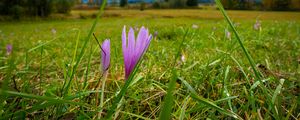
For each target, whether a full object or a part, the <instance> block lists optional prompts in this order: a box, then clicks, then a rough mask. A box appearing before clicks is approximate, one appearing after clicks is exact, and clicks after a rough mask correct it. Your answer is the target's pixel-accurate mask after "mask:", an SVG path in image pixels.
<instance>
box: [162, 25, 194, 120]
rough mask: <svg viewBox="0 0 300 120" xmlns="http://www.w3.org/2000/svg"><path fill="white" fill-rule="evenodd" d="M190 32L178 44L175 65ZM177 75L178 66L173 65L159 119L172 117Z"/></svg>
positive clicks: (164, 119)
mask: <svg viewBox="0 0 300 120" xmlns="http://www.w3.org/2000/svg"><path fill="white" fill-rule="evenodd" d="M188 32H189V29H187V31H186V32H185V34H184V36H183V38H182V41H181V42H180V44H179V45H178V48H177V53H176V56H175V59H174V61H173V66H175V64H176V61H177V59H178V58H179V56H180V52H181V49H182V47H183V43H184V41H185V38H186V36H187V34H188ZM177 77H178V76H177V71H176V68H175V67H173V68H172V79H171V80H170V82H169V85H168V90H167V95H166V97H165V99H164V103H163V106H162V109H161V111H160V115H159V120H170V119H171V112H172V106H173V102H174V101H173V100H174V97H173V91H174V89H175V86H176V79H177Z"/></svg>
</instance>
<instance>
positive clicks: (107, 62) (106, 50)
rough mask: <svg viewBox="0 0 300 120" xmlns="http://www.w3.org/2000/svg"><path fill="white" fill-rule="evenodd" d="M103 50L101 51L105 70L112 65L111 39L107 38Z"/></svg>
mask: <svg viewBox="0 0 300 120" xmlns="http://www.w3.org/2000/svg"><path fill="white" fill-rule="evenodd" d="M101 47H102V50H103V51H101V55H102V58H101V63H102V71H103V72H105V71H107V70H108V68H109V65H110V41H109V39H106V40H105V41H104V42H103V43H102V45H101Z"/></svg>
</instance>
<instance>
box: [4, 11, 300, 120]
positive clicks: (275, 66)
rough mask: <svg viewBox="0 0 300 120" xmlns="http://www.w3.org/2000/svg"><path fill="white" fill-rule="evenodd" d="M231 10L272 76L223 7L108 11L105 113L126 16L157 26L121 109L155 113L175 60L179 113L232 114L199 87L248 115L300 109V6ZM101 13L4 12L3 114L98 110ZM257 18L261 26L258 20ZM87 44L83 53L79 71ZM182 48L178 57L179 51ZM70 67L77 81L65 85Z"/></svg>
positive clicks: (129, 114) (132, 23) (91, 114)
mask: <svg viewBox="0 0 300 120" xmlns="http://www.w3.org/2000/svg"><path fill="white" fill-rule="evenodd" d="M228 13H229V16H230V17H231V18H232V19H233V21H234V25H235V27H236V28H237V31H238V33H239V35H240V37H241V40H242V42H243V45H244V46H245V47H246V49H247V50H248V51H249V53H250V55H251V56H252V58H253V60H254V62H255V66H256V68H257V69H258V70H259V71H260V74H261V75H262V77H261V80H262V81H264V84H261V83H259V80H258V79H256V77H255V73H254V72H253V70H252V69H251V65H250V64H249V62H248V59H247V57H246V55H245V54H244V52H243V51H242V49H241V46H240V44H239V43H238V41H237V38H236V36H235V34H234V32H233V31H232V29H231V28H230V26H229V25H228V23H227V22H226V21H225V20H224V18H223V16H222V15H221V14H220V11H217V10H145V11H138V10H106V11H104V15H103V17H102V18H100V20H99V21H98V24H97V26H96V29H95V31H94V33H95V35H96V36H97V38H98V40H99V41H100V42H102V41H103V40H104V39H107V38H109V39H110V40H111V50H112V52H111V65H110V68H109V75H108V78H107V82H106V86H105V90H104V93H105V96H104V107H103V113H102V116H105V115H106V113H107V110H108V109H109V108H110V106H111V104H112V103H113V102H112V101H113V99H114V95H116V93H117V92H118V91H119V90H120V89H121V88H122V86H123V85H124V82H125V80H124V65H123V56H122V52H121V33H122V28H123V27H124V26H126V27H127V31H128V29H129V28H130V27H133V28H134V29H135V30H136V34H137V30H138V29H139V28H140V27H141V26H145V27H147V28H148V29H149V31H150V33H152V34H154V33H155V32H157V33H158V34H157V36H156V37H154V38H153V40H152V41H151V44H150V46H149V50H148V51H147V52H146V54H145V56H144V57H143V59H142V62H141V65H140V67H139V70H138V72H137V74H136V79H135V83H134V84H133V85H131V86H130V87H129V89H128V91H127V93H126V94H125V97H124V98H123V99H122V102H121V103H120V107H119V108H118V109H117V111H116V112H117V114H116V115H115V116H114V117H115V118H117V119H137V118H140V119H157V118H158V116H159V112H160V109H161V106H162V104H163V100H164V97H165V95H166V91H167V85H168V82H169V81H171V80H172V79H174V76H173V75H174V73H173V72H172V70H174V69H175V71H176V72H175V74H176V76H177V77H176V78H175V79H176V82H177V83H176V90H175V91H174V93H173V96H174V101H175V103H174V105H173V110H172V118H173V119H204V118H210V119H230V117H232V116H230V115H227V114H224V112H220V110H217V109H216V107H212V106H210V105H211V104H208V105H207V104H205V102H204V103H203V101H202V102H201V101H198V100H197V99H195V97H191V89H192V90H194V91H195V92H196V93H197V96H199V97H201V98H205V99H206V100H209V101H211V102H212V104H214V105H218V106H219V107H220V108H221V109H224V110H225V111H229V110H230V111H232V112H234V113H235V114H237V115H238V116H240V117H241V118H243V119H299V117H300V115H299V113H300V107H299V104H300V103H299V101H300V100H299V98H298V95H299V92H300V83H299V80H300V77H299V76H300V65H299V64H300V36H299V35H300V17H299V16H300V13H299V12H261V11H228ZM95 16H96V11H72V13H71V14H70V15H68V16H63V17H62V16H60V15H53V16H52V18H49V19H47V20H44V19H38V20H34V21H32V20H24V21H1V22H0V41H1V42H0V46H1V48H0V49H1V51H0V55H1V58H0V83H1V91H0V92H1V93H2V94H1V95H2V96H3V97H2V96H1V99H0V102H1V109H2V110H1V109H0V110H1V111H0V115H1V116H2V118H12V119H19V118H29V119H41V118H44V119H67V118H77V119H93V118H94V119H96V118H97V115H98V113H99V108H100V107H99V106H98V103H96V101H98V100H96V98H97V97H96V96H97V95H96V94H97V91H96V90H95V87H96V84H97V81H98V80H100V79H101V71H100V58H101V56H100V55H101V54H100V49H99V47H98V45H97V42H96V40H95V39H94V37H92V38H91V39H90V40H89V42H88V44H87V46H86V47H84V42H85V40H86V37H87V35H88V33H89V30H90V29H91V26H92V24H93V21H94V20H95V19H94V18H95ZM257 21H258V22H260V24H261V28H260V29H254V25H255V23H256V22H257ZM229 33H230V34H229ZM182 41H183V45H181V42H182ZM77 43H78V44H77ZM8 44H11V45H12V46H13V49H12V53H11V54H8V53H7V51H6V46H7V45H8ZM77 45H78V46H77ZM180 45H181V47H180V49H179V46H180ZM82 48H85V52H84V54H83V57H82V59H81V61H80V63H79V65H78V66H77V69H76V71H75V72H71V70H72V69H73V68H74V67H75V64H76V62H75V61H74V60H77V59H76V58H77V57H78V56H80V54H79V53H80V51H81V50H82ZM178 51H179V53H180V54H179V55H180V57H179V59H176V60H175V56H176V53H177V52H178ZM183 58H184V60H183ZM173 61H175V62H173ZM174 63H175V64H174ZM71 75H74V78H73V79H72V82H71V84H70V88H69V89H68V90H65V89H62V87H63V86H64V84H65V83H67V82H66V81H69V79H70V76H71ZM100 84H102V82H100ZM4 91H8V92H4ZM66 91H67V92H66ZM99 99H100V98H99Z"/></svg>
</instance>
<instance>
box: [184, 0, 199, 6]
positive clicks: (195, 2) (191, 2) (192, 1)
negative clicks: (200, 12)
mask: <svg viewBox="0 0 300 120" xmlns="http://www.w3.org/2000/svg"><path fill="white" fill-rule="evenodd" d="M186 5H187V6H191V7H195V6H198V0H187V1H186Z"/></svg>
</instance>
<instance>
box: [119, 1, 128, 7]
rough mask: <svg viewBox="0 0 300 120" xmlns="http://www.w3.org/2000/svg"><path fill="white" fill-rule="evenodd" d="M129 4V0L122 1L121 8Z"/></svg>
mask: <svg viewBox="0 0 300 120" xmlns="http://www.w3.org/2000/svg"><path fill="white" fill-rule="evenodd" d="M127 4H128V1H127V0H121V1H120V6H121V7H125V6H126V5H127Z"/></svg>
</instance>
